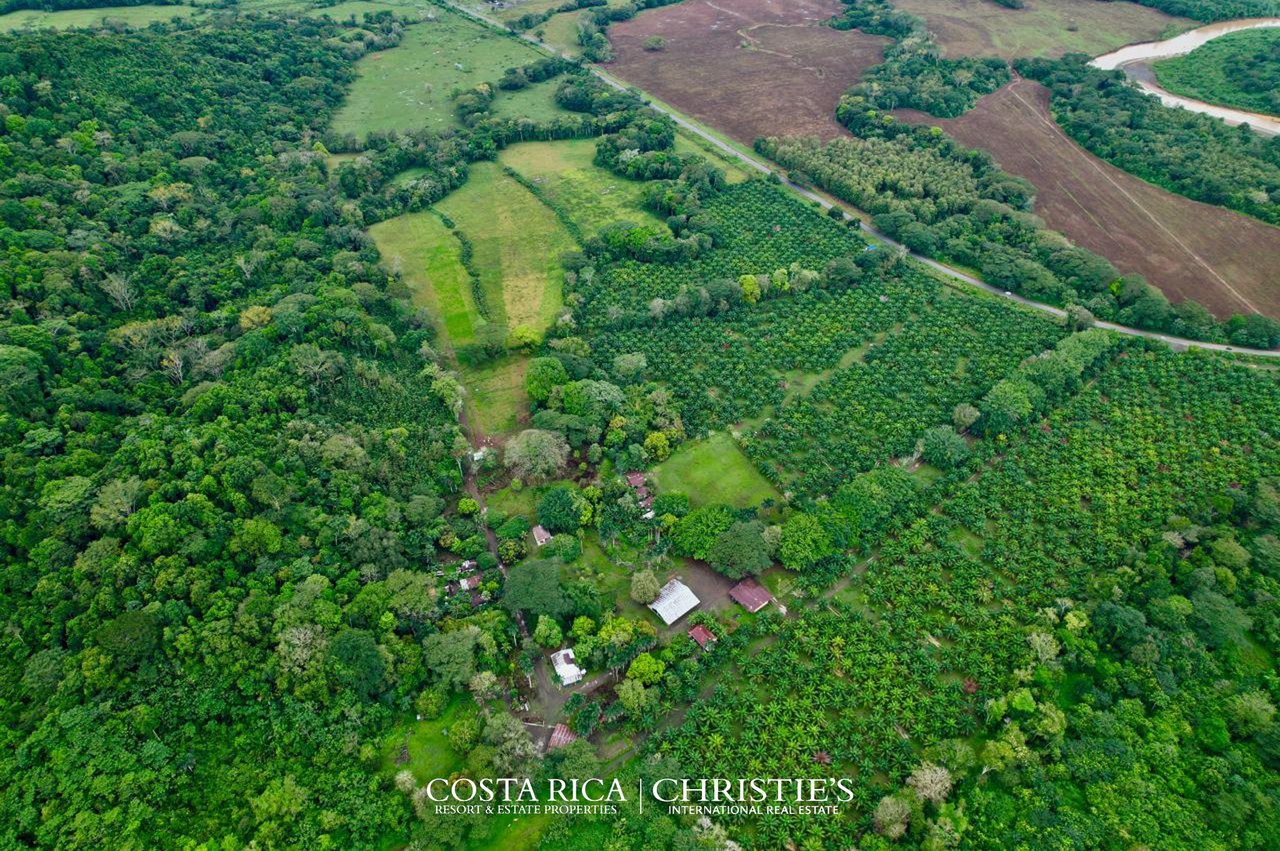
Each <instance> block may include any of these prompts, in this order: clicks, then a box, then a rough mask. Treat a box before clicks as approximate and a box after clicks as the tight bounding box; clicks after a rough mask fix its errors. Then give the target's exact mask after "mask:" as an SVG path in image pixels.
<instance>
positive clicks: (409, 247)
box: [369, 213, 480, 345]
mask: <svg viewBox="0 0 1280 851" xmlns="http://www.w3.org/2000/svg"><path fill="white" fill-rule="evenodd" d="M369 235H370V236H371V237H373V241H374V243H375V244H376V245H377V246H378V251H379V253H380V254H382V259H383V262H385V263H386V264H387V265H388V266H389V268H391V269H393V270H394V269H399V270H400V274H401V275H402V276H403V277H404V281H405V283H406V284H407V285H408V286H409V288H410V289H411V290H412V291H413V300H414V303H415V304H417V305H420V306H423V307H426V308H427V309H428V310H430V311H431V315H432V316H433V317H435V320H436V322H437V323H438V324H439V325H440V327H441V330H443V331H444V333H445V335H446V336H447V337H448V338H449V341H450V342H451V343H453V344H455V345H458V344H462V343H469V342H472V341H473V340H474V339H475V336H476V322H477V320H479V319H480V315H479V313H478V312H477V311H476V308H475V303H474V300H473V299H472V297H471V282H470V279H469V278H468V277H467V272H466V269H464V268H463V267H462V262H461V259H460V254H461V245H460V244H459V242H458V240H457V239H455V238H454V236H453V234H451V233H449V229H448V228H446V227H445V226H444V224H443V223H442V222H441V221H440V217H439V216H437V215H436V214H434V213H408V214H406V215H403V216H396V217H395V218H393V219H388V220H386V221H385V222H379V223H378V224H376V225H374V226H373V227H371V228H369Z"/></svg>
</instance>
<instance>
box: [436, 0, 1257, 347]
mask: <svg viewBox="0 0 1280 851" xmlns="http://www.w3.org/2000/svg"><path fill="white" fill-rule="evenodd" d="M450 5H451V6H453V8H454V9H456V10H457V11H458V12H460V13H462V14H464V15H468V16H470V17H472V18H478V19H480V20H482V21H484V22H485V23H487V24H491V25H492V26H495V27H498V28H499V29H502V30H504V31H505V30H506V29H507V28H506V26H505V25H504V24H503V23H502V22H501V21H499V20H497V19H496V18H491V17H489V16H488V15H483V14H480V13H479V12H473V11H471V10H470V9H464V8H462V7H461V6H454V5H453V4H452V3H451V4H450ZM518 35H519V36H520V38H522V39H524V40H525V41H527V42H529V43H530V44H533V45H535V46H537V47H539V48H541V49H542V50H544V51H547V52H549V53H551V54H553V55H560V54H559V52H558V51H557V50H556V49H555V48H554V47H552V46H551V45H549V44H547V43H545V42H542V41H539V40H538V39H537V38H536V37H534V36H533V35H530V34H529V33H519V34H518ZM587 67H588V69H590V71H591V73H593V74H595V75H596V76H597V77H599V78H600V79H601V80H603V81H604V82H606V83H608V84H609V85H610V86H613V87H614V88H615V89H619V90H621V91H626V90H629V89H635V90H636V91H640V92H641V94H644V92H643V91H642V90H640V89H637V88H636V87H635V86H631V85H629V84H628V83H626V82H625V81H623V80H620V79H618V78H617V77H614V76H613V75H612V74H610V73H609V72H607V71H604V70H603V69H601V68H600V67H599V66H596V65H588V66H587ZM649 105H650V106H651V107H652V108H653V109H655V110H657V111H658V112H661V113H664V114H665V115H667V116H669V117H670V118H671V120H672V121H674V122H675V123H676V124H678V125H679V126H680V127H682V128H684V129H685V130H687V131H688V132H690V133H693V134H694V135H696V136H698V137H699V138H701V139H705V140H706V141H707V142H710V143H711V144H712V145H715V146H716V148H717V149H719V150H720V151H722V152H723V153H725V154H727V155H728V156H730V157H733V158H734V159H736V160H738V161H739V162H741V163H742V164H743V165H745V166H747V167H748V168H751V169H754V170H755V171H758V172H761V173H762V174H777V176H778V178H779V179H781V181H782V185H783V186H786V187H787V188H788V189H790V190H791V191H793V192H795V193H797V194H798V195H800V196H802V197H804V198H807V199H808V200H810V201H816V202H817V203H818V204H820V205H821V206H822V208H823V209H824V210H825V209H830V208H831V207H832V206H833V205H832V203H831V202H830V201H828V200H827V199H826V198H823V197H822V196H821V195H819V194H817V193H816V192H813V191H812V190H809V189H806V188H805V187H803V186H800V185H799V184H797V183H793V182H791V180H789V179H788V178H787V177H786V175H784V174H782V173H780V172H778V171H777V170H775V169H774V168H773V167H772V166H770V165H769V164H768V163H766V162H764V161H763V160H759V159H756V158H755V157H753V156H750V155H748V154H745V153H743V152H742V151H740V150H738V149H737V148H735V147H734V146H733V145H730V144H729V143H728V142H725V141H724V140H723V139H721V138H720V137H718V136H716V135H714V134H713V133H710V132H709V131H707V130H706V129H705V128H703V127H702V126H701V125H699V124H695V123H694V122H692V121H690V120H689V119H687V118H685V117H684V116H683V115H681V114H680V113H678V112H676V111H675V110H673V109H671V108H669V107H667V106H664V105H663V104H660V103H654V102H652V101H650V104H649ZM862 231H863V233H865V234H867V235H869V236H871V237H873V238H874V239H877V240H879V241H880V242H883V243H884V244H885V245H888V246H890V247H892V248H897V249H901V250H902V251H903V252H905V253H906V254H907V255H908V256H910V257H912V258H913V259H915V260H916V261H917V262H920V263H923V264H924V265H926V266H928V267H929V268H931V269H933V270H934V271H936V272H939V273H941V274H942V275H945V276H947V277H949V278H951V279H952V280H955V281H962V282H963V283H966V284H968V285H969V286H972V287H976V288H978V289H980V290H982V291H984V292H987V293H990V294H992V295H995V296H999V297H1000V298H1005V299H1008V300H1009V301H1013V302H1016V303H1018V304H1021V305H1023V306H1024V307H1029V308H1031V309H1032V310H1039V311H1041V312H1043V313H1049V314H1052V315H1054V316H1065V315H1066V313H1065V311H1063V310H1062V309H1061V308H1058V307H1053V306H1052V305H1048V304H1044V303H1043V302H1038V301H1032V300H1031V299H1029V298H1023V297H1022V296H1020V295H1018V294H1016V293H1012V292H1009V291H1008V290H1002V289H1000V288H999V287H993V286H992V285H991V284H988V283H986V282H985V281H982V280H980V279H979V278H975V277H974V276H972V275H969V274H966V273H965V272H961V271H960V270H958V269H953V268H951V267H950V266H947V265H946V264H944V263H939V262H938V261H937V260H934V259H932V258H929V257H925V256H924V255H922V254H916V253H915V252H914V251H910V250H908V249H907V248H906V246H904V245H903V244H902V243H900V242H898V241H896V240H894V239H891V238H890V237H889V236H887V235H886V234H884V233H881V232H880V231H879V230H877V229H876V228H874V227H872V226H871V225H870V224H867V223H865V222H864V223H863V226H862ZM1094 325H1095V326H1096V327H1098V328H1105V329H1107V330H1108V331H1114V332H1116V333H1117V334H1124V335H1126V336H1129V337H1146V338H1148V339H1151V340H1160V341H1161V342H1163V343H1167V344H1168V345H1169V347H1170V348H1172V349H1174V350H1175V351H1179V352H1185V351H1186V350H1187V349H1190V348H1198V349H1206V350H1208V351H1213V352H1232V353H1235V354H1245V355H1254V356H1257V357H1264V358H1278V359H1280V349H1250V348H1245V347H1243V346H1229V345H1226V344H1224V343H1205V342H1201V341H1199V340H1189V339H1187V338H1185V337H1175V336H1173V335H1171V334H1161V333H1159V332H1157V331H1145V330H1143V329H1141V328H1130V327H1128V326H1127V325H1117V324H1115V323H1114V322H1102V321H1098V322H1095V323H1094Z"/></svg>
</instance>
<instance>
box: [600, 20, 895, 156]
mask: <svg viewBox="0 0 1280 851" xmlns="http://www.w3.org/2000/svg"><path fill="white" fill-rule="evenodd" d="M841 8H842V6H841V4H840V3H839V2H838V0H688V2H685V3H679V4H677V5H674V6H665V7H663V8H660V9H654V10H651V11H647V12H642V13H640V14H639V15H637V16H636V17H635V18H633V19H631V20H629V21H623V22H621V23H617V24H614V25H613V26H611V27H610V28H609V40H610V41H611V42H613V46H614V51H615V53H616V54H617V58H616V59H615V60H614V62H612V63H611V64H610V66H609V69H610V70H611V71H613V72H614V73H615V74H617V75H618V76H619V77H621V78H623V79H624V80H626V81H627V82H629V83H632V84H634V85H636V86H639V87H640V88H642V89H644V90H645V91H647V92H649V93H650V94H652V95H654V96H655V97H657V98H659V99H660V100H663V101H666V102H667V103H669V104H671V105H672V106H674V107H676V108H677V109H679V110H681V111H682V112H685V113H687V114H688V115H691V116H693V117H694V118H697V119H698V120H700V121H702V122H704V123H706V124H708V125H710V126H711V127H714V128H716V129H717V130H720V131H722V132H724V133H727V134H728V135H729V136H731V137H732V138H734V139H736V140H738V141H739V142H743V143H745V144H748V145H749V144H751V142H752V141H753V140H754V139H755V138H756V137H757V136H769V135H778V134H789V133H801V134H810V135H817V136H821V137H823V138H824V139H829V138H832V137H833V136H836V135H838V134H841V133H843V132H845V131H844V128H842V127H841V126H840V125H839V124H837V123H836V120H835V109H836V103H837V101H839V100H840V95H842V94H844V91H845V89H847V88H849V86H851V85H852V84H854V83H856V82H857V81H858V78H859V77H860V76H861V75H862V72H863V71H865V70H866V69H867V68H869V67H871V66H872V65H877V64H879V63H880V62H881V61H883V55H882V53H881V49H882V47H883V46H884V45H885V44H887V43H888V39H884V38H880V37H878V36H869V35H866V34H865V33H861V32H856V31H855V32H839V31H837V30H833V29H831V28H830V27H827V26H824V22H825V21H826V20H827V19H828V18H830V17H831V16H832V15H834V14H836V13H837V12H838V11H840V9H841ZM655 35H657V36H662V37H663V38H665V39H666V40H667V45H666V48H665V49H664V50H662V51H654V52H651V51H647V50H645V49H644V47H643V45H644V42H645V41H646V40H647V39H649V38H650V37H652V36H655Z"/></svg>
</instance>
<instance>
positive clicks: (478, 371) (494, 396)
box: [459, 355, 529, 434]
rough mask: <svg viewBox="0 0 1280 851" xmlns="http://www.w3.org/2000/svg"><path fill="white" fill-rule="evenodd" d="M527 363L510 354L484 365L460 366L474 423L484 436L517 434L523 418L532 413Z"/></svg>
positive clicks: (521, 358)
mask: <svg viewBox="0 0 1280 851" xmlns="http://www.w3.org/2000/svg"><path fill="white" fill-rule="evenodd" d="M525 363H526V361H525V358H523V357H519V356H516V355H509V356H507V357H504V358H501V359H499V360H496V361H493V362H492V363H487V364H484V365H483V366H477V367H469V366H462V367H460V369H459V372H460V373H461V377H462V385H463V386H464V387H465V388H466V389H467V405H468V407H469V409H470V412H471V417H472V421H473V422H474V423H475V425H476V426H477V427H478V428H479V429H480V431H481V432H483V433H484V434H509V433H511V432H514V431H516V429H517V428H518V427H519V424H520V417H521V416H522V415H524V414H527V413H528V410H529V399H528V397H527V396H525V393H524V368H525Z"/></svg>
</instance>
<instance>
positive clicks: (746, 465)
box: [653, 432, 779, 508]
mask: <svg viewBox="0 0 1280 851" xmlns="http://www.w3.org/2000/svg"><path fill="white" fill-rule="evenodd" d="M653 481H654V483H655V484H656V485H657V487H658V491H659V492H666V493H670V492H672V491H675V492H679V493H684V494H687V495H688V497H689V501H690V502H691V503H692V504H693V505H694V506H700V505H707V504H709V503H713V502H723V503H727V504H728V505H732V506H735V507H738V508H747V507H749V506H753V505H758V504H760V503H761V502H763V501H764V500H766V499H770V498H773V499H777V498H778V496H779V494H778V492H777V491H776V490H775V489H774V487H773V485H771V484H769V481H768V480H767V479H765V477H764V476H762V475H760V471H758V470H757V469H756V468H755V466H753V465H752V463H751V461H749V460H748V459H747V456H746V455H743V454H742V450H740V449H739V448H738V445H737V444H736V443H734V442H733V438H731V437H730V436H729V435H728V434H726V433H724V432H714V433H712V434H711V435H710V436H708V437H707V439H706V440H700V441H698V442H696V443H690V444H687V445H685V446H683V447H681V448H680V449H679V450H678V451H676V453H675V454H673V455H672V456H671V457H670V458H668V459H667V460H666V461H663V462H662V463H661V464H659V465H658V466H657V467H655V468H654V469H653Z"/></svg>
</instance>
